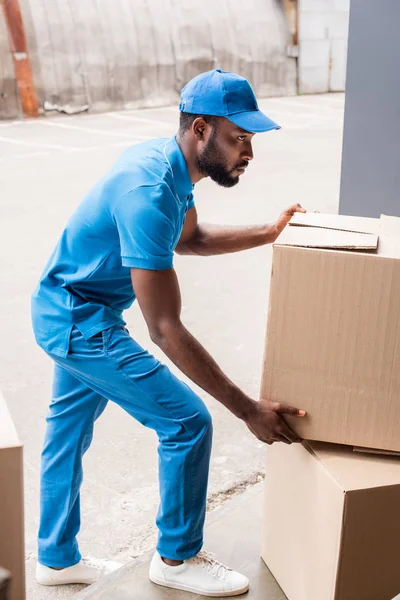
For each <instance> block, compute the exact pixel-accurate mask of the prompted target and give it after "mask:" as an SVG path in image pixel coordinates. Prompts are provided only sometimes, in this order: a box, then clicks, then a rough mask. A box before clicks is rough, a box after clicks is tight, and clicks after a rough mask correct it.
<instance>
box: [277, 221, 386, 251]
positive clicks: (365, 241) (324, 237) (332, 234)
mask: <svg viewBox="0 0 400 600" xmlns="http://www.w3.org/2000/svg"><path fill="white" fill-rule="evenodd" d="M274 245H275V246H301V247H304V248H328V249H332V250H333V249H339V250H340V249H342V250H376V249H377V247H378V236H377V235H375V234H371V233H355V232H352V231H342V230H338V229H324V228H322V227H311V226H308V227H294V226H289V227H286V228H285V229H284V230H283V231H282V233H281V234H280V236H279V237H278V239H277V240H276V242H275V244H274Z"/></svg>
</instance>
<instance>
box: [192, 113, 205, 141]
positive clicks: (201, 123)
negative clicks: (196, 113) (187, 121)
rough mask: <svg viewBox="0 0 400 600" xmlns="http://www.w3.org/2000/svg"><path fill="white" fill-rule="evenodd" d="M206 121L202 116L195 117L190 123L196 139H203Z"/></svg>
mask: <svg viewBox="0 0 400 600" xmlns="http://www.w3.org/2000/svg"><path fill="white" fill-rule="evenodd" d="M207 127H208V123H207V122H206V121H205V120H204V119H203V117H197V119H195V120H194V121H193V123H192V131H193V133H194V135H195V136H196V139H197V140H198V141H204V136H205V133H206V131H207Z"/></svg>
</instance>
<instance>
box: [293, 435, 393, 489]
mask: <svg viewBox="0 0 400 600" xmlns="http://www.w3.org/2000/svg"><path fill="white" fill-rule="evenodd" d="M305 445H306V447H307V448H308V449H309V450H310V451H312V452H313V453H314V454H315V456H316V457H317V458H318V459H319V460H320V461H321V462H322V463H323V464H324V465H325V467H326V468H327V469H328V471H329V473H330V474H331V475H332V476H333V477H334V478H335V479H336V481H337V482H338V483H339V484H340V486H341V487H342V488H343V490H344V491H346V492H348V491H352V490H361V489H372V488H377V487H384V486H393V485H396V486H400V459H399V458H398V457H388V456H379V455H371V454H369V455H367V454H357V453H355V452H353V448H352V447H350V446H339V445H337V444H334V445H333V444H326V443H323V442H306V444H305Z"/></svg>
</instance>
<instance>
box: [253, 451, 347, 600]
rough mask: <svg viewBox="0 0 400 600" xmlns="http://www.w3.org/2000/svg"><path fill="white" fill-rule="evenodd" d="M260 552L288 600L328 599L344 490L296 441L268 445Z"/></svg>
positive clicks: (332, 579) (338, 539) (333, 578)
mask: <svg viewBox="0 0 400 600" xmlns="http://www.w3.org/2000/svg"><path fill="white" fill-rule="evenodd" d="M265 485H266V488H265V489H266V494H265V506H264V522H263V537H262V549H261V556H262V558H263V560H264V562H265V563H266V565H267V566H268V568H269V569H270V571H271V573H272V574H273V575H274V577H275V578H276V580H277V581H278V583H279V585H280V586H281V588H282V589H283V591H284V593H285V594H286V596H287V597H288V598H289V600H331V599H333V596H332V593H331V592H332V589H333V588H334V586H335V580H336V567H337V561H338V556H339V546H340V534H341V532H340V530H341V522H342V516H343V504H344V494H343V491H342V490H341V489H340V487H339V486H338V485H337V483H336V481H335V479H334V478H333V477H330V476H329V475H327V473H326V471H325V469H324V466H323V464H322V463H321V462H320V461H318V460H315V457H314V455H313V454H312V453H311V452H308V451H307V450H305V449H304V448H303V447H302V446H300V445H296V446H295V445H293V446H286V445H284V444H274V445H273V446H271V447H270V448H268V450H267V469H266V480H265Z"/></svg>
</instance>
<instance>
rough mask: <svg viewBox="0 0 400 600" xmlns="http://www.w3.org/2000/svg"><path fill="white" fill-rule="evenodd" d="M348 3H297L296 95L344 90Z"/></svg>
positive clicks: (336, 0)
mask: <svg viewBox="0 0 400 600" xmlns="http://www.w3.org/2000/svg"><path fill="white" fill-rule="evenodd" d="M349 2H350V0H299V24H298V27H299V66H298V68H299V73H298V77H299V92H301V93H304V94H312V93H317V92H339V91H343V90H344V88H345V79H346V55H347V36H348V23H349Z"/></svg>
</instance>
